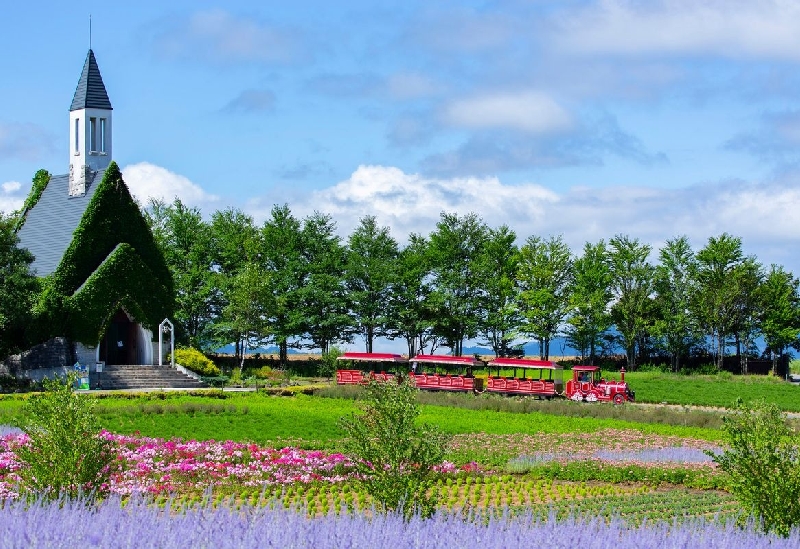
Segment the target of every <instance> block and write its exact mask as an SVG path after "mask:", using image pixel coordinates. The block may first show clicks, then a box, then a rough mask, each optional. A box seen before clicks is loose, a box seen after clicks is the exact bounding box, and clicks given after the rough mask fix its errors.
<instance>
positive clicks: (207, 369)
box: [168, 347, 222, 377]
mask: <svg viewBox="0 0 800 549" xmlns="http://www.w3.org/2000/svg"><path fill="white" fill-rule="evenodd" d="M168 360H169V359H168ZM175 362H176V363H177V364H180V365H181V366H183V367H184V368H187V369H189V370H191V371H193V372H195V373H197V374H200V375H201V376H207V377H218V376H220V375H222V372H221V371H220V369H219V368H217V366H216V365H215V364H214V363H213V362H211V360H210V359H209V358H208V357H206V355H204V354H203V353H201V352H200V351H198V350H197V349H192V348H191V347H182V348H180V349H175Z"/></svg>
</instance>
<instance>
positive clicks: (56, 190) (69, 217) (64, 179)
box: [17, 172, 103, 276]
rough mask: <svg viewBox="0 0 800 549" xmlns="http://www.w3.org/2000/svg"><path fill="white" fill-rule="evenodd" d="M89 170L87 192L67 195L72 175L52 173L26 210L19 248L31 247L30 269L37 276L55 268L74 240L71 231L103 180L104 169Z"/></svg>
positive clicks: (49, 272) (45, 274)
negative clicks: (40, 194)
mask: <svg viewBox="0 0 800 549" xmlns="http://www.w3.org/2000/svg"><path fill="white" fill-rule="evenodd" d="M90 173H91V176H90V177H91V180H90V181H87V182H86V194H84V195H83V196H75V197H70V196H68V195H69V175H54V176H52V177H51V178H50V182H49V183H48V184H47V187H45V189H44V192H42V196H41V198H39V201H38V202H37V203H36V206H34V207H33V208H32V209H31V210H30V211H28V212H27V214H26V216H25V223H24V224H23V225H22V227H20V229H19V232H18V233H17V236H18V237H19V246H20V248H28V250H30V252H31V253H32V254H33V255H34V257H35V259H34V261H33V263H32V264H31V271H33V272H34V273H35V274H36V275H37V276H47V275H49V274H51V273H52V272H53V271H55V270H56V267H58V264H59V263H60V262H61V258H62V257H63V256H64V252H65V251H66V249H67V246H69V244H70V242H72V233H73V232H75V229H76V228H77V227H78V223H80V222H81V218H82V217H83V213H84V212H85V211H86V206H88V205H89V202H90V201H91V200H92V196H94V191H95V189H97V183H100V181H101V180H102V179H103V172H90Z"/></svg>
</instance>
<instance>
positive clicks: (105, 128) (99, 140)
mask: <svg viewBox="0 0 800 549" xmlns="http://www.w3.org/2000/svg"><path fill="white" fill-rule="evenodd" d="M111 111H112V108H111V101H110V100H109V99H108V93H107V92H106V87H105V84H103V77H102V76H100V68H99V67H98V66H97V60H96V59H95V57H94V52H93V51H92V50H91V48H90V49H89V53H88V54H87V55H86V61H85V62H84V64H83V70H82V71H81V77H80V79H79V80H78V87H77V88H75V95H74V96H73V98H72V105H71V106H70V109H69V128H70V130H69V131H70V133H69V135H70V161H69V195H70V196H82V195H83V194H85V193H86V181H87V179H89V177H88V176H89V175H91V172H96V171H100V170H104V169H106V168H107V167H108V165H109V163H110V162H111Z"/></svg>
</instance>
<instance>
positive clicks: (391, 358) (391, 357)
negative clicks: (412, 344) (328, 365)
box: [336, 352, 408, 385]
mask: <svg viewBox="0 0 800 549" xmlns="http://www.w3.org/2000/svg"><path fill="white" fill-rule="evenodd" d="M337 360H341V361H342V362H343V365H348V366H350V368H349V369H344V368H343V369H339V370H336V383H338V384H339V385H358V384H360V383H366V382H367V381H369V380H370V379H379V380H383V381H386V380H388V379H393V378H394V375H395V374H394V373H395V372H396V371H397V370H398V369H405V368H406V364H408V359H407V358H405V357H403V356H402V355H395V354H390V353H351V352H347V353H345V354H343V355H342V356H340V357H338V358H337Z"/></svg>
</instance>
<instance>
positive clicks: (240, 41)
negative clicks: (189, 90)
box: [156, 9, 308, 65]
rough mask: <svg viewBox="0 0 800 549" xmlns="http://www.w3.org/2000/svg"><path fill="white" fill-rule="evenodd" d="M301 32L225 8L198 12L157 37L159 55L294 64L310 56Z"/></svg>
mask: <svg viewBox="0 0 800 549" xmlns="http://www.w3.org/2000/svg"><path fill="white" fill-rule="evenodd" d="M298 34H299V33H298V32H297V31H296V30H294V29H291V28H287V27H285V26H281V25H275V24H271V23H269V22H266V21H261V20H259V19H256V18H249V17H239V16H236V15H233V14H231V13H229V12H227V11H225V10H222V9H212V10H205V11H198V12H196V13H194V14H192V15H191V16H189V17H188V18H186V19H182V20H180V21H178V22H177V25H175V26H174V27H172V28H169V29H166V30H165V31H164V32H162V33H161V34H160V35H159V36H158V37H157V38H156V47H157V49H158V51H159V54H166V55H168V56H171V57H178V58H199V59H201V60H204V61H208V62H212V63H215V64H223V65H228V64H231V63H266V64H273V63H291V62H294V61H298V60H303V59H305V58H307V57H308V52H307V51H306V47H305V45H304V44H303V43H302V41H301V40H300V37H299V36H298Z"/></svg>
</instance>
